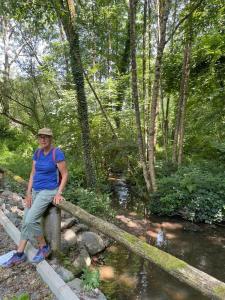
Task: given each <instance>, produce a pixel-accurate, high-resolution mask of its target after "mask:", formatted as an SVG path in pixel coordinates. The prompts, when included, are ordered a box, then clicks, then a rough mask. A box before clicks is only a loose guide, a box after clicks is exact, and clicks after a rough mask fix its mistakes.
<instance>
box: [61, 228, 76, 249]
mask: <svg viewBox="0 0 225 300" xmlns="http://www.w3.org/2000/svg"><path fill="white" fill-rule="evenodd" d="M62 239H63V240H64V241H66V242H67V243H68V245H70V246H73V245H75V244H76V243H77V235H76V233H75V232H74V231H73V230H72V229H66V230H65V232H64V233H63V234H62Z"/></svg>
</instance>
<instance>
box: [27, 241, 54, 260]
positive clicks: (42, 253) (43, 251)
mask: <svg viewBox="0 0 225 300" xmlns="http://www.w3.org/2000/svg"><path fill="white" fill-rule="evenodd" d="M50 253H51V249H50V247H49V246H48V245H46V246H44V247H42V248H39V250H38V252H37V253H36V255H35V256H34V257H33V259H32V261H31V262H32V263H35V264H38V263H39V262H41V261H42V260H44V259H45V258H46V257H48V256H49V254H50Z"/></svg>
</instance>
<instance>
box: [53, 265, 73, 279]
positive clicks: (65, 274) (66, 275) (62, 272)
mask: <svg viewBox="0 0 225 300" xmlns="http://www.w3.org/2000/svg"><path fill="white" fill-rule="evenodd" d="M52 267H53V269H54V270H55V272H56V273H57V274H58V275H59V276H60V277H61V278H62V279H63V280H64V281H65V282H68V281H71V280H73V279H74V275H73V273H72V272H71V271H69V270H67V269H66V268H64V267H62V266H59V265H57V264H53V265H52Z"/></svg>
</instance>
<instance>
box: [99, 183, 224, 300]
mask: <svg viewBox="0 0 225 300" xmlns="http://www.w3.org/2000/svg"><path fill="white" fill-rule="evenodd" d="M112 186H113V190H114V197H113V206H115V207H117V208H120V210H119V214H118V215H117V219H118V221H119V222H120V227H121V228H123V229H125V230H127V231H129V232H130V233H133V234H135V235H137V236H139V238H141V239H144V240H145V241H146V242H148V243H150V244H152V245H156V240H157V237H158V236H159V232H160V230H162V229H163V231H164V233H165V237H166V245H165V249H163V250H165V251H167V252H169V253H170V254H172V255H174V256H176V257H178V258H180V259H182V260H184V261H185V262H187V263H189V264H190V265H192V266H194V267H196V268H198V269H200V270H202V271H204V272H206V273H208V274H210V275H212V276H214V277H215V278H217V279H219V280H221V281H223V282H225V227H222V226H221V227H220V226H214V225H208V224H197V225H195V224H192V223H189V222H187V221H183V220H182V219H176V218H168V217H157V216H150V217H148V218H144V217H143V214H142V215H140V214H139V213H137V209H136V210H132V208H133V207H136V208H137V205H136V204H137V203H139V202H140V201H139V199H137V198H136V199H135V198H132V197H131V195H130V193H129V189H128V187H127V185H126V182H125V180H124V179H123V178H115V179H114V182H113V185H112ZM139 208H140V207H139ZM141 208H142V209H143V210H144V208H143V205H141ZM101 278H102V284H101V290H102V291H103V292H104V293H105V294H106V295H107V299H110V300H126V299H127V300H204V299H209V298H208V297H206V296H203V295H202V294H201V293H200V292H198V291H196V290H194V289H193V288H191V287H189V286H187V285H186V284H184V283H181V282H179V281H178V280H177V279H175V278H173V277H172V276H170V275H169V274H167V273H166V272H165V271H163V270H161V269H159V268H158V267H156V266H155V265H153V264H152V263H150V262H148V261H146V260H144V259H142V258H141V257H139V256H137V255H136V254H133V253H132V252H130V251H129V250H127V249H126V248H125V247H123V246H121V245H119V244H118V243H114V244H113V245H112V246H111V247H109V248H108V250H107V252H106V253H105V258H104V266H102V267H101Z"/></svg>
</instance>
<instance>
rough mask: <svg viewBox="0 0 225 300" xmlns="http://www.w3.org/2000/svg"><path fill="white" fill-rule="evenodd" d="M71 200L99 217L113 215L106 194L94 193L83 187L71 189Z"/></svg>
mask: <svg viewBox="0 0 225 300" xmlns="http://www.w3.org/2000/svg"><path fill="white" fill-rule="evenodd" d="M73 197H74V198H73V199H71V198H70V199H71V202H73V203H75V204H77V205H79V206H80V207H81V208H83V209H85V210H86V211H88V212H89V213H91V214H93V215H97V216H100V217H114V215H115V213H114V210H113V209H112V208H111V207H110V199H109V196H108V195H107V194H101V193H96V192H94V191H90V190H87V189H83V188H77V189H75V190H74V191H73Z"/></svg>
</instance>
